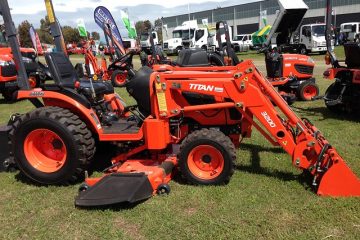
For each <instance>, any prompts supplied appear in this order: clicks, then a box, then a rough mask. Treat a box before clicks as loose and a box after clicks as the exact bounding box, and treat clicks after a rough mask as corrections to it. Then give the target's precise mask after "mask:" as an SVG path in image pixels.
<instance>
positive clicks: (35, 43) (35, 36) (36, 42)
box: [29, 25, 44, 55]
mask: <svg viewBox="0 0 360 240" xmlns="http://www.w3.org/2000/svg"><path fill="white" fill-rule="evenodd" d="M29 34H30V38H31V42H32V44H33V46H34V49H35V51H36V52H37V54H38V55H43V54H44V50H43V48H42V46H41V42H40V38H39V34H38V33H37V32H36V31H35V28H34V27H33V26H32V25H31V26H30V29H29Z"/></svg>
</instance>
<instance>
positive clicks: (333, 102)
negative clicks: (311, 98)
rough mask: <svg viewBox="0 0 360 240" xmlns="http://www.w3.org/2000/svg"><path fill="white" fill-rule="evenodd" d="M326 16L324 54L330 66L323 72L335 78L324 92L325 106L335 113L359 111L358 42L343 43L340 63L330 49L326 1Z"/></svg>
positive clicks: (330, 39)
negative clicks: (342, 61) (343, 56)
mask: <svg viewBox="0 0 360 240" xmlns="http://www.w3.org/2000/svg"><path fill="white" fill-rule="evenodd" d="M327 2H328V4H327V18H326V44H327V49H328V52H327V54H326V55H325V62H326V64H327V65H330V64H331V65H332V67H331V68H329V69H327V70H326V71H325V72H324V77H325V78H327V79H331V80H333V79H335V81H334V82H333V83H332V84H331V85H330V86H329V87H328V89H327V90H326V92H325V96H324V101H325V105H326V107H327V108H328V109H329V110H330V111H332V112H335V113H338V114H341V113H352V114H357V113H359V110H360V106H359V99H360V44H359V43H358V42H348V43H344V50H345V58H346V59H345V61H344V62H345V65H346V66H341V65H340V62H341V61H340V60H338V59H337V58H336V56H335V53H334V52H333V50H332V47H331V42H332V25H331V22H332V15H331V11H332V5H331V1H327Z"/></svg>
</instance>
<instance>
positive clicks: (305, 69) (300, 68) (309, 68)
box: [295, 64, 314, 74]
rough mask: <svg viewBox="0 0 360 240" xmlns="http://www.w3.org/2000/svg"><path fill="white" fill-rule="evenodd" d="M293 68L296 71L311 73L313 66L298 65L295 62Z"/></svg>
mask: <svg viewBox="0 0 360 240" xmlns="http://www.w3.org/2000/svg"><path fill="white" fill-rule="evenodd" d="M295 69H296V71H297V72H299V73H301V74H313V71H314V67H313V66H306V65H299V64H295Z"/></svg>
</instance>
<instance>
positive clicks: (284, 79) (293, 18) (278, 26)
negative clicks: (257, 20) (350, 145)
mask: <svg viewBox="0 0 360 240" xmlns="http://www.w3.org/2000/svg"><path fill="white" fill-rule="evenodd" d="M278 3H279V6H280V11H279V13H278V16H277V18H276V20H275V22H274V24H273V27H272V28H271V31H270V33H269V36H268V38H267V40H266V42H265V43H264V48H262V50H261V51H262V52H264V53H265V63H266V72H267V77H268V80H269V81H270V82H271V84H272V85H273V86H274V87H277V88H278V90H279V92H280V93H282V95H284V96H287V97H286V99H288V102H289V103H292V102H293V100H295V99H294V97H296V98H297V99H300V100H303V101H310V100H312V99H314V98H316V97H317V96H318V95H319V87H318V85H317V84H316V83H315V78H314V77H313V71H314V67H315V62H314V60H313V59H312V58H311V57H309V56H306V55H303V54H291V53H282V52H283V49H284V46H287V45H288V44H289V41H290V39H291V36H292V34H293V33H294V32H295V31H296V29H297V28H298V27H299V25H300V23H301V22H302V19H303V17H304V15H305V13H306V12H307V10H308V6H307V5H306V4H305V3H304V2H303V0H296V1H295V0H293V1H284V0H278Z"/></svg>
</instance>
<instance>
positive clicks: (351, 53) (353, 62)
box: [344, 42, 360, 68]
mask: <svg viewBox="0 0 360 240" xmlns="http://www.w3.org/2000/svg"><path fill="white" fill-rule="evenodd" d="M344 50H345V57H346V60H345V63H346V65H347V67H348V68H360V57H359V56H360V43H355V42H348V43H345V44H344Z"/></svg>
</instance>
